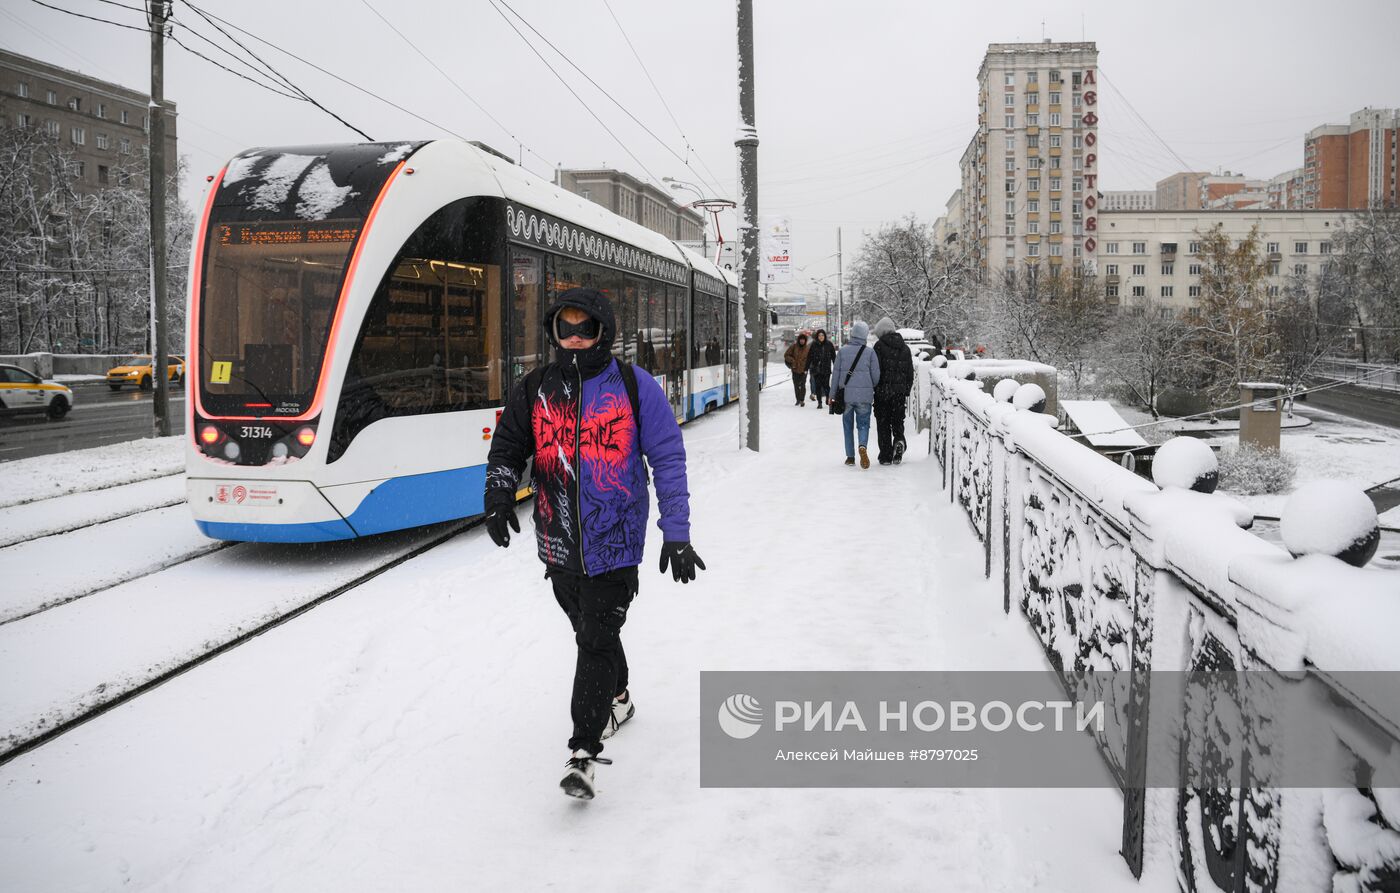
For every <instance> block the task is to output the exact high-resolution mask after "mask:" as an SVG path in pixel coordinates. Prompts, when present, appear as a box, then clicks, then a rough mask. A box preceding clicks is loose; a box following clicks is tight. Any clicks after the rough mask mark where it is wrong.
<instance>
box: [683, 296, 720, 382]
mask: <svg viewBox="0 0 1400 893" xmlns="http://www.w3.org/2000/svg"><path fill="white" fill-rule="evenodd" d="M722 304H723V299H722V298H718V297H715V296H714V295H706V294H700V293H697V294H696V295H695V313H694V318H695V348H694V349H695V355H694V359H693V362H692V363H691V365H692V366H693V367H695V368H700V367H702V366H718V365H720V363H722V362H723V361H724V347H723V343H724V310H723V307H722Z"/></svg>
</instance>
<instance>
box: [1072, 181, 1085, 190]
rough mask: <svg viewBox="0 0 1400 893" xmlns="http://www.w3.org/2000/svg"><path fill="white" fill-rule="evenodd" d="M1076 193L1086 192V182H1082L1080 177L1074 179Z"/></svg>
mask: <svg viewBox="0 0 1400 893" xmlns="http://www.w3.org/2000/svg"><path fill="white" fill-rule="evenodd" d="M1074 191H1075V192H1083V191H1084V181H1083V180H1081V179H1079V178H1078V177H1075V178H1074Z"/></svg>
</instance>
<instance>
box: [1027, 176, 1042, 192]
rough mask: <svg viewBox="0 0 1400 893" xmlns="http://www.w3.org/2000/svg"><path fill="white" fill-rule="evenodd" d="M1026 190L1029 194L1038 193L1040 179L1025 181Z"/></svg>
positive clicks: (1034, 178) (1032, 178)
mask: <svg viewBox="0 0 1400 893" xmlns="http://www.w3.org/2000/svg"><path fill="white" fill-rule="evenodd" d="M1026 189H1027V190H1029V191H1030V192H1039V191H1040V178H1039V177H1031V178H1030V179H1029V180H1027V181H1026Z"/></svg>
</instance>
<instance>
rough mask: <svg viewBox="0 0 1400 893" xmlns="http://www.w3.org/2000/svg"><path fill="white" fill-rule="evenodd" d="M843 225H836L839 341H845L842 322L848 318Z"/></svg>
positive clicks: (837, 337) (837, 338)
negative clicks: (842, 273)
mask: <svg viewBox="0 0 1400 893" xmlns="http://www.w3.org/2000/svg"><path fill="white" fill-rule="evenodd" d="M841 260H842V258H841V227H839V226H838V227H836V315H837V316H839V317H841V319H840V320H837V327H836V331H837V336H836V340H837V341H842V342H844V341H845V340H846V339H845V336H844V335H843V334H842V333H841V326H840V323H841V321H842V320H845V318H846V292H845V288H846V277H845V276H843V275H841Z"/></svg>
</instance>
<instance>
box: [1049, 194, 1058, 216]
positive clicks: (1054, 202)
mask: <svg viewBox="0 0 1400 893" xmlns="http://www.w3.org/2000/svg"><path fill="white" fill-rule="evenodd" d="M1050 213H1052V214H1058V213H1060V199H1057V198H1052V199H1050Z"/></svg>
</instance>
